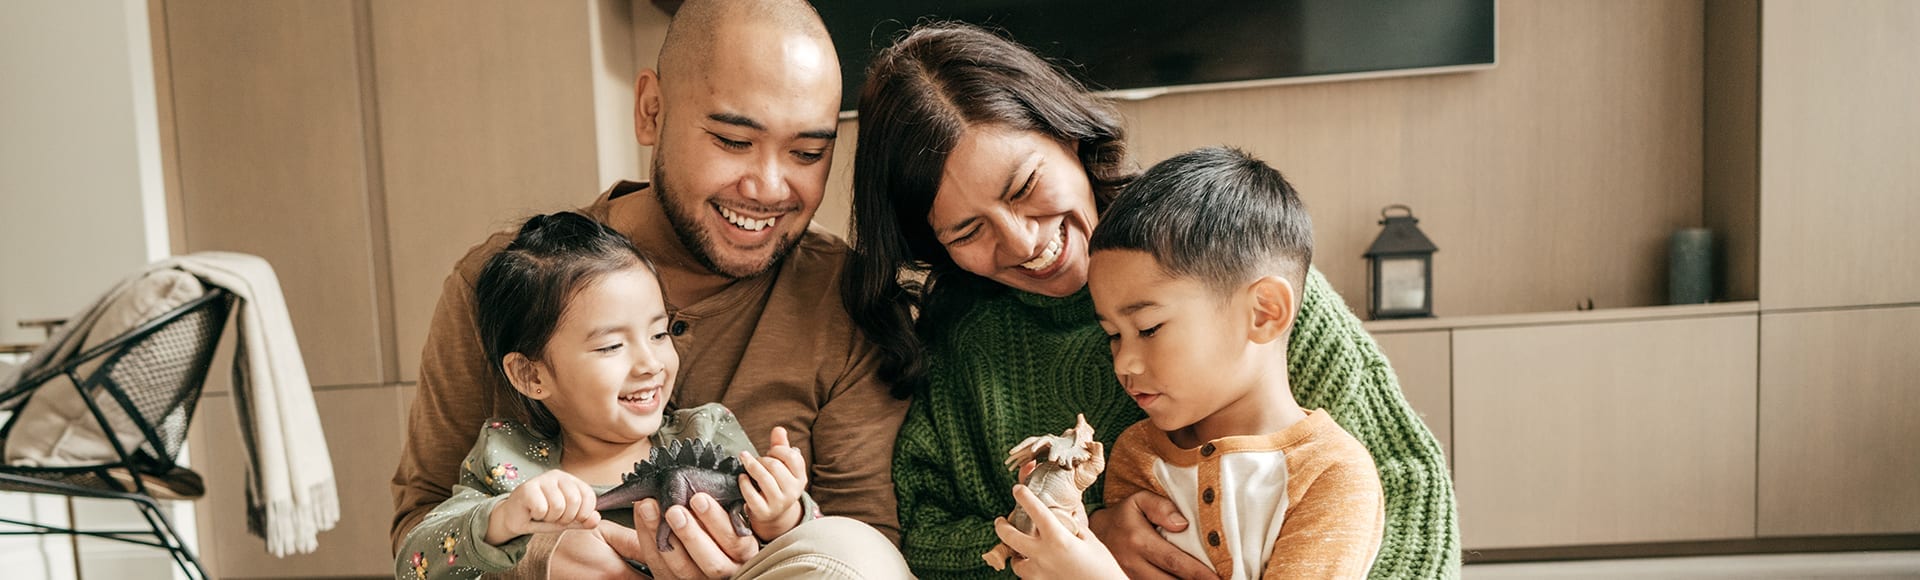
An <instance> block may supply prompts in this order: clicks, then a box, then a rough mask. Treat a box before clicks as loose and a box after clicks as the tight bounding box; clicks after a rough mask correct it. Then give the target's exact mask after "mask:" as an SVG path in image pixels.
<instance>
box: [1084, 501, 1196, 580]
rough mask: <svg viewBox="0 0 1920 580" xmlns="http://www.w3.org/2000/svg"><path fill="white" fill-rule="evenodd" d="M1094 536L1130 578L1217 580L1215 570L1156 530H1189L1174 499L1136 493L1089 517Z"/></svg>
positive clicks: (1088, 520)
mask: <svg viewBox="0 0 1920 580" xmlns="http://www.w3.org/2000/svg"><path fill="white" fill-rule="evenodd" d="M1087 523H1088V526H1089V527H1091V528H1093V533H1094V535H1095V536H1098V537H1099V538H1100V541H1102V542H1105V543H1106V544H1107V547H1108V548H1109V549H1111V550H1112V552H1113V555H1114V559H1115V560H1118V561H1119V562H1120V568H1121V569H1124V570H1126V571H1127V576H1128V577H1129V578H1135V579H1141V578H1149V579H1154V580H1158V579H1162V578H1182V579H1187V580H1193V579H1203V580H1204V579H1209V578H1212V579H1218V578H1219V577H1220V575H1218V574H1215V573H1214V572H1213V568H1212V567H1209V566H1207V565H1206V563H1203V562H1201V561H1200V560H1199V559H1197V558H1194V557H1193V556H1192V555H1189V554H1187V553H1186V552H1183V551H1181V550H1180V548H1178V547H1176V546H1174V545H1173V543H1172V542H1169V541H1167V539H1166V538H1165V537H1162V536H1161V535H1160V531H1159V530H1158V529H1156V526H1157V527H1158V528H1164V529H1166V530H1168V531H1172V532H1178V531H1181V530H1185V529H1187V518H1185V517H1183V516H1181V515H1180V509H1179V508H1178V507H1175V506H1174V505H1173V500H1170V499H1167V498H1164V497H1160V496H1159V495H1155V494H1154V493H1153V492H1150V491H1140V492H1135V493H1134V494H1133V495H1132V496H1130V497H1128V498H1127V499H1126V501H1122V502H1120V503H1118V504H1114V505H1109V506H1107V508H1106V509H1103V510H1100V511H1097V512H1093V514H1092V515H1091V516H1089V517H1088V518H1087Z"/></svg>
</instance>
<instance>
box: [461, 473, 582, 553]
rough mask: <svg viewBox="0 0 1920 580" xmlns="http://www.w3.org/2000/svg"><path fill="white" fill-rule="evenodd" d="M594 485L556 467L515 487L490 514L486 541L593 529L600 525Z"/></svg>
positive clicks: (497, 541)
mask: <svg viewBox="0 0 1920 580" xmlns="http://www.w3.org/2000/svg"><path fill="white" fill-rule="evenodd" d="M593 503H594V493H593V486H591V485H587V482H585V481H581V480H580V478H578V477H574V476H573V474H570V473H567V472H565V471H560V470H557V469H556V470H553V471H549V472H546V473H542V474H540V475H539V476H538V477H535V478H533V479H529V480H527V481H526V482H525V483H522V484H520V487H517V488H514V490H513V493H512V494H509V495H508V496H507V499H506V500H505V501H502V502H500V503H498V504H494V506H493V512H492V513H489V514H488V515H487V537H486V541H487V543H489V544H493V545H495V546H498V545H501V544H505V543H507V542H509V541H512V540H513V539H514V538H518V537H520V536H524V535H527V534H538V533H545V532H558V531H562V530H572V529H590V528H593V527H595V526H597V525H599V524H600V512H598V511H595V510H594V509H593Z"/></svg>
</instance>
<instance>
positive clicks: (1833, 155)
mask: <svg viewBox="0 0 1920 580" xmlns="http://www.w3.org/2000/svg"><path fill="white" fill-rule="evenodd" d="M1762 10H1763V12H1762V14H1761V18H1760V23H1761V27H1762V30H1761V35H1760V39H1761V55H1760V61H1761V63H1763V66H1765V73H1764V74H1762V75H1760V143H1761V147H1760V199H1761V201H1760V215H1761V220H1762V223H1763V224H1764V227H1763V228H1761V232H1760V305H1761V307H1762V308H1763V309H1766V310H1777V309H1781V308H1805V307H1822V306H1851V305H1863V304H1910V303H1915V302H1920V268H1914V267H1912V263H1913V259H1914V256H1915V255H1920V229H1917V228H1915V227H1914V223H1913V222H1914V221H1915V219H1916V218H1917V217H1920V106H1916V105H1915V103H1920V48H1916V46H1915V44H1914V32H1915V31H1916V30H1920V2H1909V1H1906V0H1859V1H1851V2H1825V1H1813V0H1768V1H1767V2H1765V3H1764V4H1763V5H1762Z"/></svg>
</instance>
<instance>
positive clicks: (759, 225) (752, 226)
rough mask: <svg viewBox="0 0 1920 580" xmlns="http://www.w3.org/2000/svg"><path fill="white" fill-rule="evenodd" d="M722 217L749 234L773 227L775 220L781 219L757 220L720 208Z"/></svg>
mask: <svg viewBox="0 0 1920 580" xmlns="http://www.w3.org/2000/svg"><path fill="white" fill-rule="evenodd" d="M720 215H722V216H725V217H726V218H727V223H731V224H733V225H736V226H739V227H740V229H743V230H747V231H749V232H757V231H760V230H764V229H767V228H770V227H773V222H774V220H776V219H779V218H767V219H761V220H757V219H753V218H750V217H747V216H743V215H740V214H737V213H734V211H733V210H730V209H727V208H724V207H722V208H720Z"/></svg>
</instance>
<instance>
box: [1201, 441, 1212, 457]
mask: <svg viewBox="0 0 1920 580" xmlns="http://www.w3.org/2000/svg"><path fill="white" fill-rule="evenodd" d="M1200 456H1201V457H1213V444H1212V443H1208V444H1206V445H1201V446H1200Z"/></svg>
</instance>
